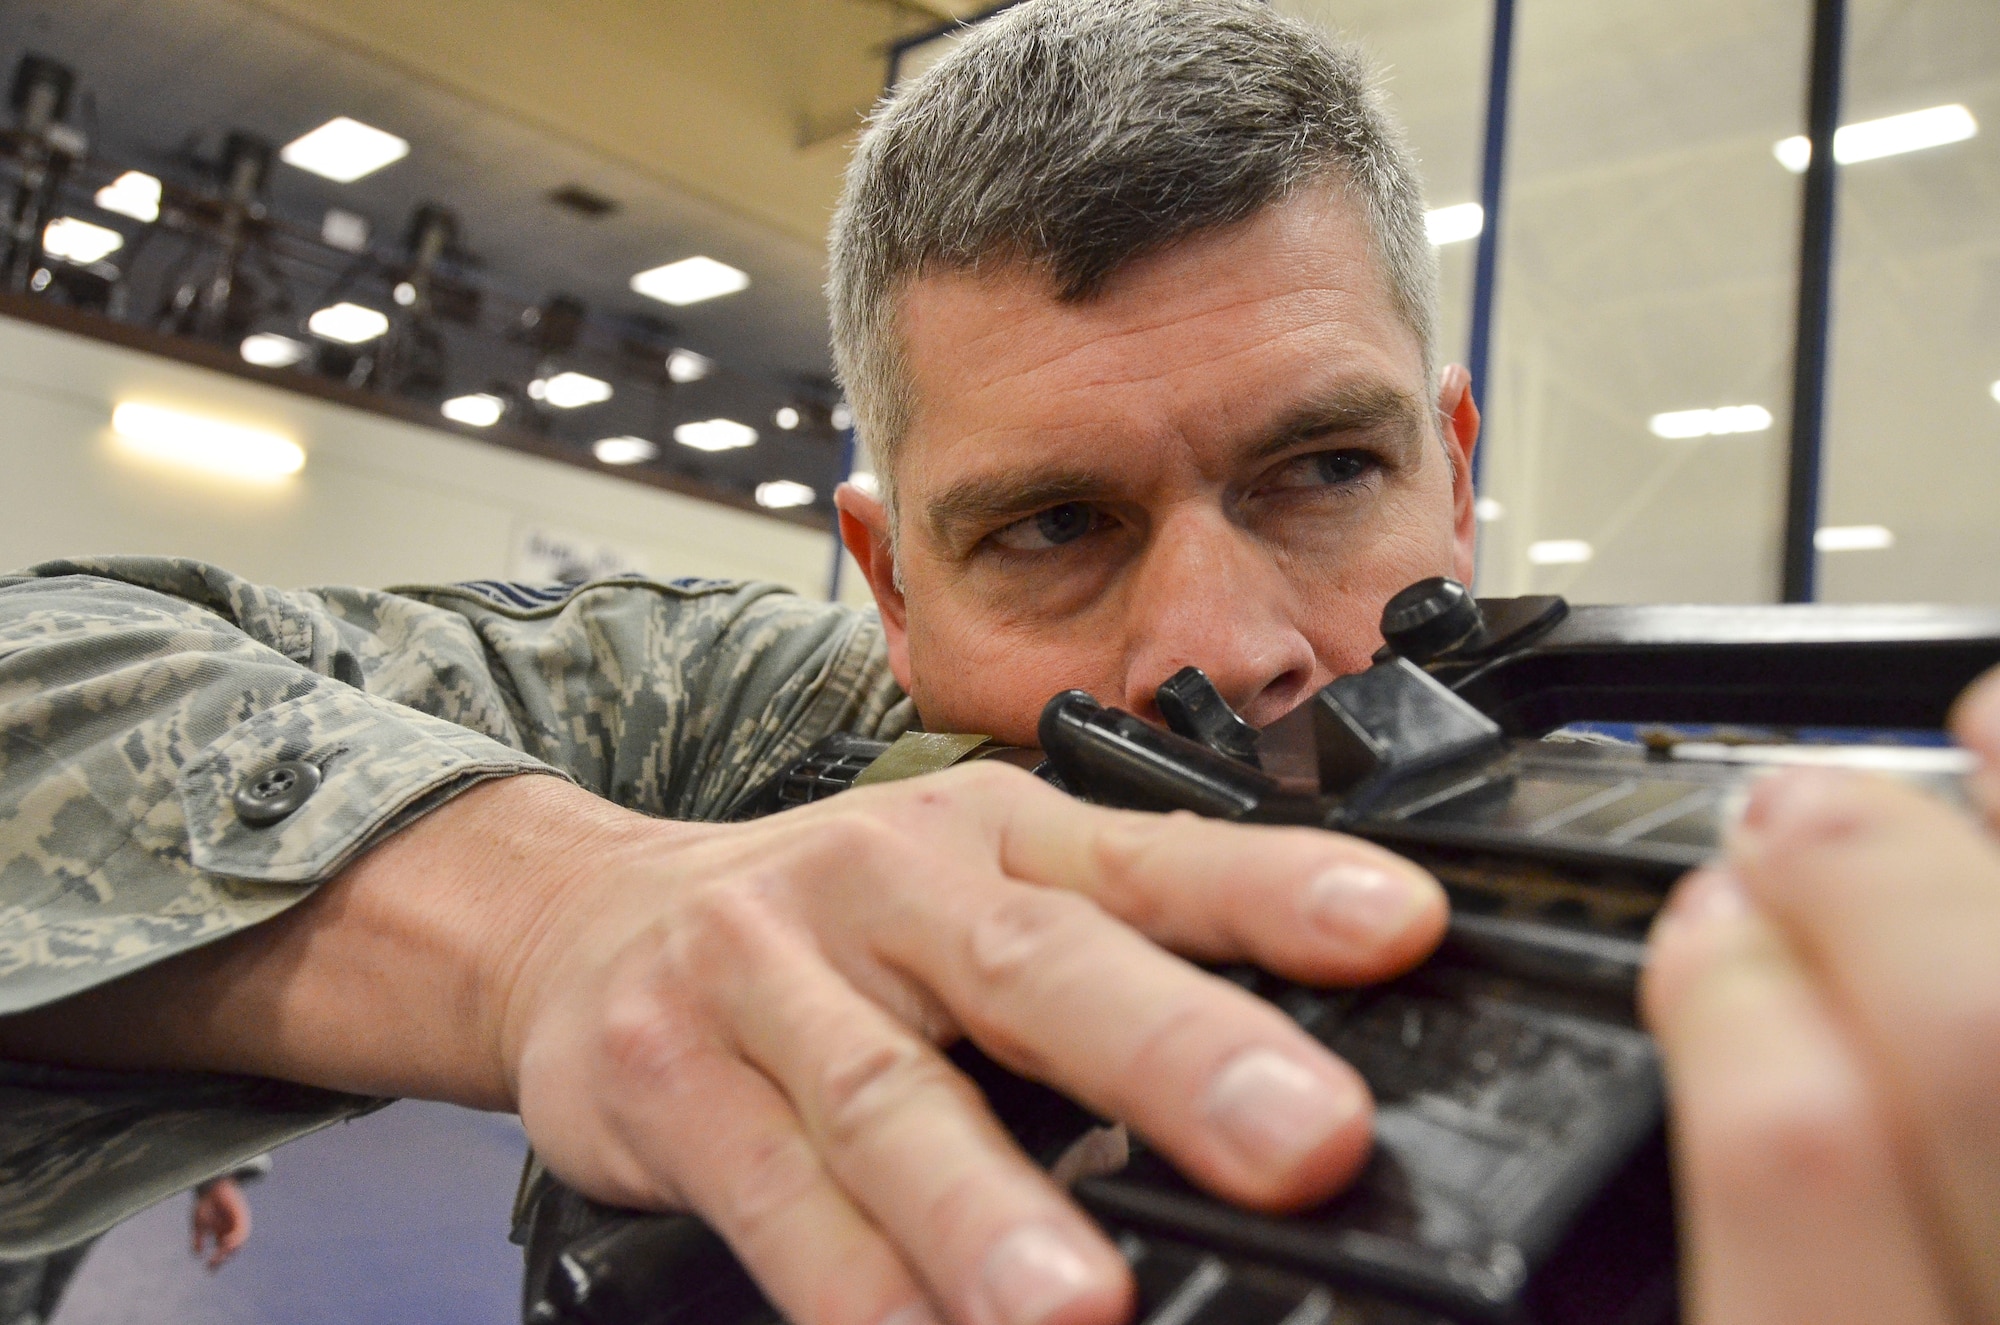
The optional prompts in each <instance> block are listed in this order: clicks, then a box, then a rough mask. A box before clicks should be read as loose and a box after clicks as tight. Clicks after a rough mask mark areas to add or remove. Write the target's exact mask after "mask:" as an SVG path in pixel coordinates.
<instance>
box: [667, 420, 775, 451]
mask: <svg viewBox="0 0 2000 1325" xmlns="http://www.w3.org/2000/svg"><path fill="white" fill-rule="evenodd" d="M674 440H675V441H677V442H679V443H680V444H681V445H682V446H691V447H693V448H694V449H695V450H697V451H735V450H738V449H740V448H742V447H745V446H752V445H754V444H755V443H756V441H757V430H756V429H755V428H752V427H750V426H749V425H747V424H742V423H738V422H737V421H736V420H734V419H702V420H700V421H699V422H695V423H683V424H681V425H680V426H679V427H677V428H675V429H674Z"/></svg>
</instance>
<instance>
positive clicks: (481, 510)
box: [0, 318, 859, 596]
mask: <svg viewBox="0 0 2000 1325" xmlns="http://www.w3.org/2000/svg"><path fill="white" fill-rule="evenodd" d="M126 400H138V401H145V402H148V403H152V404H157V405H162V406H167V407H172V408H179V409H185V410H188V411H190V412H198V413H201V414H204V415H207V416H211V417H214V418H217V419H220V420H226V421H229V422H233V423H239V424H244V425H250V426H255V427H259V428H263V429H267V430H269V431H273V432H278V433H282V434H284V435H285V436H288V437H290V438H292V439H293V440H295V441H297V442H298V443H299V444H300V445H302V446H303V447H304V448H305V449H306V452H307V461H306V467H305V469H304V470H303V471H302V472H301V473H299V474H297V475H294V476H293V477H292V478H290V479H288V480H284V481H282V482H280V483H278V484H275V485H258V484H251V483H243V482H233V481H228V480H222V479H217V478H208V477H203V476H200V475H196V474H190V473H187V472H185V471H180V470H175V469H170V468H165V467H162V466H160V465H158V464H156V463H149V462H145V461H141V460H137V459H134V458H132V457H131V456H129V455H128V454H127V453H126V452H124V451H123V450H122V449H121V448H120V447H119V446H118V445H117V443H116V441H115V439H114V438H113V436H112V433H111V428H110V420H111V410H112V407H113V406H114V405H116V404H117V403H119V402H121V401H126ZM533 529H542V530H552V531H556V532H558V533H565V534H569V535H573V536H575V537H577V538H580V539H582V540H587V541H589V542H593V543H598V544H602V545H607V546H609V547H610V548H613V549H616V550H617V551H619V552H621V553H623V554H624V555H625V556H626V558H627V559H629V560H630V561H632V562H633V563H635V566H636V568H637V569H642V570H644V571H646V572H648V573H650V574H654V575H661V576H674V575H712V576H718V577H740V578H756V579H771V580H777V581H779V582H781V583H785V584H789V585H791V586H793V587H794V588H797V589H799V590H801V591H802V592H805V593H808V594H811V595H815V596H817V595H820V594H823V593H824V592H825V588H826V575H827V561H828V553H829V546H828V539H827V537H826V536H825V535H823V534H818V533H814V532H813V531H811V530H808V529H803V528H800V527H798V526H796V525H791V524H786V523H782V522H780V521H776V520H771V519H766V518H764V517H762V516H758V515H753V514H750V513H748V512H744V511H737V510H732V509H729V508H727V507H722V506H717V505H713V504H711V503H708V502H703V501H698V500H695V499H693V498H689V497H682V496H679V495H678V494H675V493H670V492H662V491H660V490H658V489H654V488H649V487H644V486H642V485H640V484H636V483H632V482H629V481H625V480H621V479H617V478H612V477H609V476H606V475H598V474H593V473H590V472H589V471H587V470H583V469H578V468H576V467H573V466H569V465H563V464H558V463H556V462H554V461H550V460H543V459H539V458H537V457H533V456H527V455H521V454H518V453H515V452H510V451H505V450H502V449H501V448H499V447H496V446H491V445H487V444H484V443H481V442H475V441H470V440H466V439H464V438H460V437H455V436H452V435H450V434H448V433H445V432H442V431H434V430H431V429H427V428H420V427H415V426H413V425H410V424H406V423H399V422H396V421H394V420H391V419H387V418H382V417H379V416H377V415H373V414H367V413H363V412H361V411H357V410H351V409H347V408H345V407H342V406H339V405H334V404H329V403H326V402H323V401H319V400H315V399H312V398H310V397H306V396H301V395H294V394H292V393H290V392H286V391H281V390H278V389H276V388H273V387H267V386H263V385H261V384H259V383H255V382H249V381H244V380H241V379H238V378H234V377H230V376H227V375H225V374H221V373H215V372H210V371H208V370H206V369H202V368H195V367H191V366H189V365H186V364H182V363H178V362H174V361H172V360H167V359H161V358H156V357H154V356H151V355H148V354H143V353H140V352H137V351H134V350H127V349H123V348H120V347H117V346H113V345H107V344H104V343H101V342H98V341H94V340H89V339H86V338H82V337H78V336H72V335H69V334H67V333H64V332H58V331H52V330H49V329H47V328H44V327H40V326H36V325H32V324H29V323H24V322H18V321H14V320H12V319H8V318H0V568H5V569H12V568H16V567H20V566H26V565H29V564H31V563H33V562H36V561H40V560H43V559H46V558H49V557H57V556H71V555H78V554H90V553H108V552H146V553H171V554H175V555H181V556H192V557H200V558H203V559H206V560H209V561H214V562H217V563H219V564H221V565H223V566H226V567H228V568H229V569H231V570H234V571H237V572H239V573H241V574H244V575H248V576H250V577H252V578H253V579H256V580H259V581H261V582H264V583H269V584H278V585H309V584H336V583H345V584H367V585H387V584H397V583H413V582H435V581H443V580H463V579H482V578H495V577H504V576H507V575H509V574H512V573H517V570H518V569H519V556H518V545H519V544H520V543H521V541H522V539H523V537H524V535H525V534H526V532H527V531H529V530H533ZM848 570H849V574H848V576H847V587H848V589H849V591H850V594H851V592H852V590H853V588H854V587H855V584H856V581H857V580H858V578H859V577H858V576H856V575H854V574H853V573H852V572H853V567H852V565H851V564H850V565H849V567H848Z"/></svg>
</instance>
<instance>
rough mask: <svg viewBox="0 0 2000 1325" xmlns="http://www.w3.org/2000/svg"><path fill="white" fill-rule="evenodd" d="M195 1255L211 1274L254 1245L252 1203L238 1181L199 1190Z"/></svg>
mask: <svg viewBox="0 0 2000 1325" xmlns="http://www.w3.org/2000/svg"><path fill="white" fill-rule="evenodd" d="M189 1222H190V1223H191V1224H192V1225H193V1230H194V1254H195V1258H196V1259H197V1260H201V1261H204V1262H205V1263H206V1264H207V1266H208V1268H209V1269H210V1270H211V1271H215V1270H220V1269H221V1268H222V1267H223V1266H224V1265H226V1264H228V1262H229V1258H230V1257H232V1256H234V1255H235V1254H236V1253H237V1252H239V1251H241V1250H243V1246H244V1244H245V1243H247V1242H249V1241H250V1200H249V1198H248V1197H246V1196H244V1195H243V1188H242V1186H241V1185H240V1184H239V1183H238V1182H237V1181H236V1179H234V1178H217V1179H216V1180H215V1181H214V1182H210V1183H204V1184H203V1185H202V1186H200V1187H197V1188H196V1189H195V1194H194V1215H193V1218H192V1219H191V1220H190V1221H189Z"/></svg>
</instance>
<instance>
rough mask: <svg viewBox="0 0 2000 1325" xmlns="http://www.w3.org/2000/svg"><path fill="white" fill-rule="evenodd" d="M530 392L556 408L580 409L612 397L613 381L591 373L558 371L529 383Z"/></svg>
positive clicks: (599, 403) (598, 403)
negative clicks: (553, 374) (551, 375)
mask: <svg viewBox="0 0 2000 1325" xmlns="http://www.w3.org/2000/svg"><path fill="white" fill-rule="evenodd" d="M528 394H529V395H530V396H532V397H533V398H534V399H536V400H539V401H542V402H543V403H544V404H547V405H552V406H554V407H555V408H556V409H580V408H582V407H583V406H585V405H601V404H603V403H604V402H605V401H607V400H609V399H611V383H609V382H607V381H605V380H604V379H603V378H601V377H592V376H591V375H590V374H589V373H557V374H556V375H555V376H554V377H538V378H536V379H535V380H534V381H532V382H530V383H528Z"/></svg>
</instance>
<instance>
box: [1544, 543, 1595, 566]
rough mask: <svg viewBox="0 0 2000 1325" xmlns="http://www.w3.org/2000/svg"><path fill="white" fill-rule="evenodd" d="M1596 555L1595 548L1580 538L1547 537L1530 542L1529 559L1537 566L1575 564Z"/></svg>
mask: <svg viewBox="0 0 2000 1325" xmlns="http://www.w3.org/2000/svg"><path fill="white" fill-rule="evenodd" d="M1594 555H1596V552H1595V549H1593V548H1592V547H1591V546H1590V544H1588V543H1586V542H1584V541H1583V540H1582V539H1580V538H1546V539H1543V540H1542V541H1541V542H1539V543H1530V544H1528V560H1529V561H1530V562H1531V563H1533V564H1534V565H1537V566H1575V565H1580V564H1581V563H1583V562H1586V561H1589V560H1590V559H1591V557H1592V556H1594Z"/></svg>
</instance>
